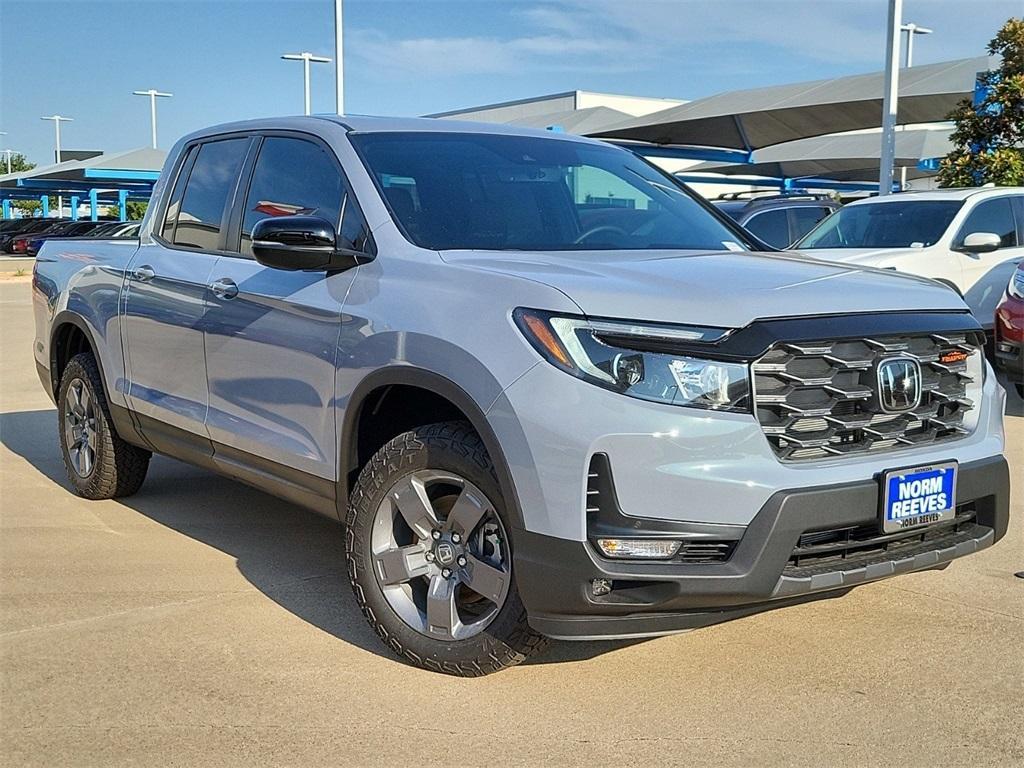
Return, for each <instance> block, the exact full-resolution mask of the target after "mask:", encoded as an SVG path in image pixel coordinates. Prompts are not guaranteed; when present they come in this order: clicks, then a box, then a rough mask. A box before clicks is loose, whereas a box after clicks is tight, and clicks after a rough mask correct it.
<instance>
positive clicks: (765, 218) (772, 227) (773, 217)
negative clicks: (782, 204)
mask: <svg viewBox="0 0 1024 768" xmlns="http://www.w3.org/2000/svg"><path fill="white" fill-rule="evenodd" d="M744 226H745V227H746V228H747V230H748V231H750V232H751V233H752V234H753V235H754V236H755V237H757V238H758V239H760V240H763V241H764V242H766V243H768V245H774V246H775V247H776V248H785V247H786V246H787V245H789V243H790V239H789V219H788V218H787V217H786V209H785V208H775V209H774V210H771V211H765V212H764V213H757V214H754V216H752V217H751V219H750V220H749V221H748V222H747V223H746V224H744Z"/></svg>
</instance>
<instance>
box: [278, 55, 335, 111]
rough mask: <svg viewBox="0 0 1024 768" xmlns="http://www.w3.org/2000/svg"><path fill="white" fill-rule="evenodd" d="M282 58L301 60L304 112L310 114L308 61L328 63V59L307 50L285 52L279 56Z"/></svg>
mask: <svg viewBox="0 0 1024 768" xmlns="http://www.w3.org/2000/svg"><path fill="white" fill-rule="evenodd" d="M281 58H282V59H289V60H290V61H301V62H302V76H303V84H304V86H305V90H304V92H305V96H306V99H305V104H306V114H307V115H308V114H311V113H310V111H309V62H311V61H315V62H318V63H323V64H329V63H330V61H331V60H330V59H328V58H327V57H326V56H314V55H313V54H312V53H310V52H309V51H303V52H302V53H286V54H284V55H283V56H281Z"/></svg>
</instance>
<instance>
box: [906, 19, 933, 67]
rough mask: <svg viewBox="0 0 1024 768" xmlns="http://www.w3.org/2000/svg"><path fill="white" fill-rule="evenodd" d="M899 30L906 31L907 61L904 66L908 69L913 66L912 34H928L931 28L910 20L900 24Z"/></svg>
mask: <svg viewBox="0 0 1024 768" xmlns="http://www.w3.org/2000/svg"><path fill="white" fill-rule="evenodd" d="M900 32H906V33H907V63H906V64H905V65H904V66H906V67H907V68H908V69H909V68H910V67H912V66H914V35H930V34H931V33H932V30H930V29H928V28H927V27H919V26H917V24H914V23H913V22H910V23H909V24H900Z"/></svg>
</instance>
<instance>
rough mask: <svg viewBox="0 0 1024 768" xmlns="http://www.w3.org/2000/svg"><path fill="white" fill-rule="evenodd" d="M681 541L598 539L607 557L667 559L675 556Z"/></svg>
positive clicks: (598, 544) (598, 543)
mask: <svg viewBox="0 0 1024 768" xmlns="http://www.w3.org/2000/svg"><path fill="white" fill-rule="evenodd" d="M681 544H682V542H681V541H678V540H676V539H598V540H597V546H598V547H599V548H600V550H601V552H603V553H604V555H605V556H606V557H616V558H636V559H643V560H667V559H668V558H670V557H675V554H676V552H678V551H679V547H680V545H681Z"/></svg>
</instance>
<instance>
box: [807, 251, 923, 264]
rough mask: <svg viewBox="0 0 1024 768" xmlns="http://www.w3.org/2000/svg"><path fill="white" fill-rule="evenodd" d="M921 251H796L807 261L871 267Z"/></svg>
mask: <svg viewBox="0 0 1024 768" xmlns="http://www.w3.org/2000/svg"><path fill="white" fill-rule="evenodd" d="M921 250H922V249H920V248H814V249H812V250H808V251H798V253H801V254H802V255H804V256H806V257H807V258H809V259H819V260H821V261H837V262H840V263H841V264H859V265H863V266H868V267H872V266H877V265H879V264H885V265H888V262H889V261H890V259H898V258H900V257H901V256H906V255H907V254H908V253H911V254H914V253H920V252H921Z"/></svg>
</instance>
